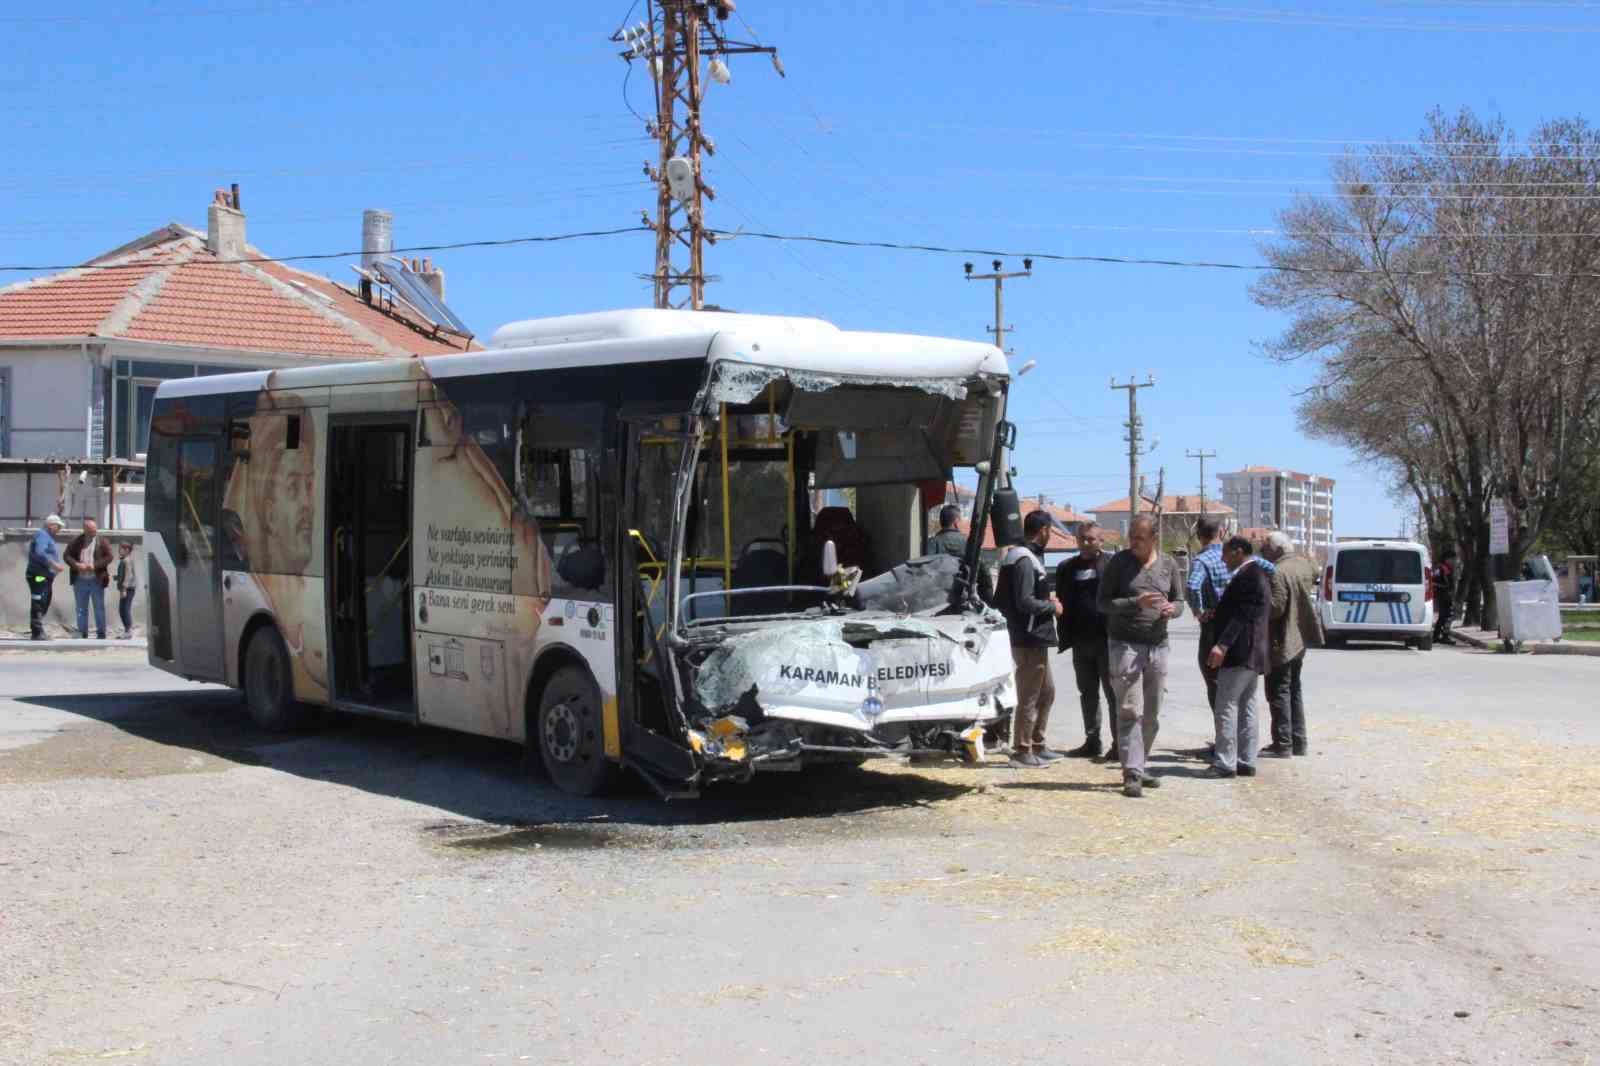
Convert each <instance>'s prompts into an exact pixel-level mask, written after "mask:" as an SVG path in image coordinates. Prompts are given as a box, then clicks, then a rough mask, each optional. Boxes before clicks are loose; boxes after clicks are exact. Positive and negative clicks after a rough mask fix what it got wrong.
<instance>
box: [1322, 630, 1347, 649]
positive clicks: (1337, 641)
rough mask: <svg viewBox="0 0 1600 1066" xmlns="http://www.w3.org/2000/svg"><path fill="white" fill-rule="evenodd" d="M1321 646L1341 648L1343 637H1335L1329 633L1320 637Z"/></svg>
mask: <svg viewBox="0 0 1600 1066" xmlns="http://www.w3.org/2000/svg"><path fill="white" fill-rule="evenodd" d="M1322 646H1323V647H1324V648H1342V647H1344V638H1343V637H1336V636H1334V635H1333V634H1332V633H1329V634H1328V635H1327V636H1325V637H1323V638H1322Z"/></svg>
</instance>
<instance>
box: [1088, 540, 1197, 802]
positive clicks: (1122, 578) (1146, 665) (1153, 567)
mask: <svg viewBox="0 0 1600 1066" xmlns="http://www.w3.org/2000/svg"><path fill="white" fill-rule="evenodd" d="M1182 597H1183V582H1182V579H1181V575H1180V574H1179V571H1178V563H1177V561H1176V560H1175V559H1173V558H1172V557H1171V556H1170V555H1162V554H1161V552H1160V551H1158V550H1157V547H1156V523H1155V519H1154V518H1152V517H1151V516H1150V515H1147V514H1142V515H1135V516H1134V518H1133V520H1132V521H1131V522H1129V523H1128V547H1127V548H1125V549H1123V550H1122V551H1120V552H1118V553H1117V554H1116V555H1115V556H1114V557H1113V558H1112V560H1111V563H1110V564H1109V565H1108V566H1107V567H1106V569H1105V573H1104V574H1102V575H1101V577H1100V595H1099V604H1100V611H1101V613H1102V614H1104V615H1105V617H1106V636H1107V642H1106V651H1107V654H1108V657H1109V660H1110V663H1111V687H1112V691H1113V692H1114V693H1115V695H1116V697H1117V748H1118V751H1119V752H1120V754H1121V756H1122V794H1123V795H1124V796H1130V797H1135V798H1137V797H1138V796H1140V795H1142V794H1143V791H1144V788H1145V786H1148V787H1150V788H1155V787H1156V786H1158V785H1160V784H1161V781H1160V779H1159V778H1156V777H1152V776H1150V774H1149V773H1148V772H1147V771H1146V770H1145V758H1146V756H1147V755H1148V754H1149V752H1150V749H1151V747H1152V746H1153V745H1154V744H1155V742H1156V733H1157V731H1158V730H1159V729H1160V727H1161V697H1162V695H1163V694H1164V693H1165V691H1166V684H1167V657H1168V653H1169V652H1170V651H1171V647H1170V645H1169V644H1168V643H1167V621H1168V620H1169V619H1172V618H1176V617H1177V616H1178V615H1180V614H1182V613H1183V599H1182Z"/></svg>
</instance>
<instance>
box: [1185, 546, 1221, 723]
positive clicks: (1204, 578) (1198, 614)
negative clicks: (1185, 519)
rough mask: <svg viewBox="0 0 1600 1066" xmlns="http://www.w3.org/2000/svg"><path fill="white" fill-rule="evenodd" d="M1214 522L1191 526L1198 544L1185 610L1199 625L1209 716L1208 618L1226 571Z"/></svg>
mask: <svg viewBox="0 0 1600 1066" xmlns="http://www.w3.org/2000/svg"><path fill="white" fill-rule="evenodd" d="M1218 528H1219V526H1218V523H1217V520H1216V519H1214V518H1206V517H1205V516H1203V515H1202V516H1201V518H1200V520H1199V521H1198V522H1196V523H1195V524H1194V536H1195V539H1196V540H1198V541H1199V542H1200V544H1201V548H1200V550H1199V551H1198V552H1196V553H1195V557H1194V561H1193V562H1191V563H1190V564H1189V585H1188V592H1189V609H1190V610H1192V611H1193V612H1194V616H1195V618H1196V619H1198V620H1199V622H1200V676H1201V677H1202V678H1204V679H1205V683H1206V703H1207V704H1209V705H1210V707H1211V710H1212V712H1213V713H1214V712H1215V711H1216V709H1217V672H1216V671H1215V670H1213V669H1211V668H1210V667H1209V666H1207V665H1206V656H1207V655H1209V654H1210V652H1211V647H1212V645H1214V644H1215V643H1216V642H1217V630H1216V627H1215V626H1214V625H1212V614H1213V613H1214V612H1215V611H1216V609H1217V601H1219V600H1221V599H1222V593H1223V591H1224V590H1226V589H1227V587H1228V568H1227V566H1226V565H1224V564H1223V562H1222V538H1221V537H1220V536H1219V535H1218Z"/></svg>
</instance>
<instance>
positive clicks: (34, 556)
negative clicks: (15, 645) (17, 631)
mask: <svg viewBox="0 0 1600 1066" xmlns="http://www.w3.org/2000/svg"><path fill="white" fill-rule="evenodd" d="M60 532H61V516H60V515H51V516H50V517H49V518H46V519H45V520H44V528H43V529H41V530H39V531H38V532H37V533H35V534H34V535H33V540H32V541H30V542H29V544H28V566H27V569H26V570H25V571H24V574H23V576H24V577H26V578H27V579H28V633H29V635H30V636H32V637H33V639H34V640H49V639H50V638H49V637H47V636H45V635H44V616H45V613H46V612H47V611H49V610H50V600H51V598H52V592H53V591H54V590H53V586H54V585H55V583H56V575H57V574H59V573H60V572H61V571H63V570H65V569H66V568H67V566H66V564H65V563H63V562H62V561H61V549H60V548H58V547H57V546H56V535H57V534H59V533H60Z"/></svg>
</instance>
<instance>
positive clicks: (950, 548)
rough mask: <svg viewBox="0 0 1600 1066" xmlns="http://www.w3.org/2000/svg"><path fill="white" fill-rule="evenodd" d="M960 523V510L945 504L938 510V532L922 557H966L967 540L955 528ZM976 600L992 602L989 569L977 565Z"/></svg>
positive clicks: (992, 592) (991, 582)
mask: <svg viewBox="0 0 1600 1066" xmlns="http://www.w3.org/2000/svg"><path fill="white" fill-rule="evenodd" d="M960 521H961V508H959V507H957V506H956V505H955V504H951V503H947V504H945V505H944V506H943V507H941V508H939V532H937V533H935V534H934V535H933V536H931V537H929V538H928V543H927V544H926V545H924V547H923V549H922V554H923V555H951V556H954V557H955V558H957V559H965V558H966V557H967V538H966V534H964V533H962V532H961V530H960V529H958V528H957V523H959V522H960ZM978 598H979V599H981V600H983V602H984V603H993V602H994V582H993V581H991V580H989V568H988V567H987V566H985V565H983V563H981V562H980V563H978Z"/></svg>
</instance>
